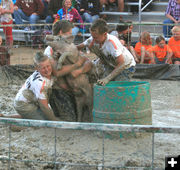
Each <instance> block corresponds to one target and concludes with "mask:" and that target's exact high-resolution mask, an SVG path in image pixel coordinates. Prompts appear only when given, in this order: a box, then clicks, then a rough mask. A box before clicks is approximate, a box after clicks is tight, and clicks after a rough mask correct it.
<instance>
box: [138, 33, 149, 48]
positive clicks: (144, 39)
mask: <svg viewBox="0 0 180 170" xmlns="http://www.w3.org/2000/svg"><path fill="white" fill-rule="evenodd" d="M139 41H140V42H141V43H142V44H144V45H151V44H152V40H151V36H150V33H149V32H147V31H144V32H142V33H141V36H140V37H139Z"/></svg>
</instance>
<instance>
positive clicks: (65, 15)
mask: <svg viewBox="0 0 180 170" xmlns="http://www.w3.org/2000/svg"><path fill="white" fill-rule="evenodd" d="M62 6H63V8H61V9H60V10H58V12H57V15H56V19H55V21H58V20H68V21H70V22H72V23H83V20H82V18H81V16H80V14H79V12H78V11H77V10H76V9H75V8H74V7H72V1H71V0H63V2H62ZM79 31H80V32H81V33H84V32H85V27H84V26H83V25H75V26H74V28H73V29H72V35H74V36H75V35H77V34H78V32H79Z"/></svg>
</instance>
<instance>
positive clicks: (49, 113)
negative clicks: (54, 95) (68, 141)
mask: <svg viewBox="0 0 180 170" xmlns="http://www.w3.org/2000/svg"><path fill="white" fill-rule="evenodd" d="M38 103H39V106H40V109H41V110H42V111H43V113H44V114H45V116H46V117H47V119H48V120H53V121H60V119H58V118H57V117H56V116H55V115H54V113H53V110H52V109H51V108H50V107H49V106H48V100H47V99H39V100H38Z"/></svg>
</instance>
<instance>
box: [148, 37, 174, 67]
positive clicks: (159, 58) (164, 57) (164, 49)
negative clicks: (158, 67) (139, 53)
mask: <svg viewBox="0 0 180 170" xmlns="http://www.w3.org/2000/svg"><path fill="white" fill-rule="evenodd" d="M150 51H151V54H152V57H153V58H154V59H155V63H156V64H165V63H168V64H172V60H171V57H172V54H173V53H172V50H171V48H170V47H169V45H167V44H166V41H165V39H164V37H162V36H159V37H157V38H156V45H155V46H153V47H152V48H151V49H150Z"/></svg>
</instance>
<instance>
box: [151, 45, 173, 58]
mask: <svg viewBox="0 0 180 170" xmlns="http://www.w3.org/2000/svg"><path fill="white" fill-rule="evenodd" d="M151 51H152V52H153V53H154V54H155V56H156V57H157V58H158V60H159V61H163V60H164V58H165V57H166V55H167V52H169V53H170V52H172V50H171V48H170V47H169V46H168V45H167V44H166V45H165V46H164V48H160V47H159V46H158V45H155V46H153V47H152V49H151Z"/></svg>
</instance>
